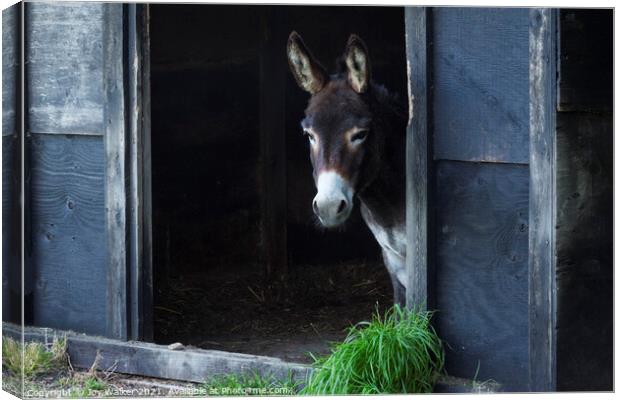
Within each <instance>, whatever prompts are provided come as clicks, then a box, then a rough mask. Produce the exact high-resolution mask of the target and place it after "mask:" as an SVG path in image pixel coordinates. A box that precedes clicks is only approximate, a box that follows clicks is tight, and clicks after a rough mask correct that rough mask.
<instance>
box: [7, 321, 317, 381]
mask: <svg viewBox="0 0 620 400" xmlns="http://www.w3.org/2000/svg"><path fill="white" fill-rule="evenodd" d="M2 334H3V335H9V336H11V337H14V338H18V337H21V327H20V326H17V325H13V324H8V323H3V325H2ZM24 337H25V340H26V341H38V342H43V343H51V342H52V341H53V339H54V337H59V338H62V337H66V338H67V343H68V349H67V350H68V353H69V357H70V358H71V364H72V365H73V366H74V367H76V368H90V367H91V366H92V365H93V362H94V361H95V357H96V356H97V353H99V357H100V358H99V362H98V364H97V365H98V368H99V369H101V370H110V369H112V370H114V371H116V372H119V373H126V374H135V375H144V376H151V377H155V378H164V379H178V380H184V381H190V382H198V383H202V382H204V381H205V380H206V379H207V378H210V377H213V376H217V375H224V374H231V373H236V374H239V373H243V372H249V373H253V372H258V373H260V374H264V376H274V377H276V378H280V379H286V378H287V377H288V376H289V375H288V374H289V373H290V374H291V377H292V378H293V379H299V380H303V379H304V378H305V376H306V375H307V374H308V373H309V371H310V369H309V367H308V366H307V365H302V364H295V363H288V362H285V361H282V360H280V359H279V358H273V357H265V356H254V355H249V354H239V353H228V352H224V351H217V350H202V349H195V348H192V349H186V350H170V349H168V348H167V346H161V345H156V344H152V343H146V342H137V341H129V342H126V341H121V340H114V339H109V338H104V337H97V336H89V335H83V334H78V333H74V332H70V331H56V330H52V329H46V328H34V327H26V328H25V329H24Z"/></svg>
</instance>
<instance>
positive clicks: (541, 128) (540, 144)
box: [529, 9, 557, 392]
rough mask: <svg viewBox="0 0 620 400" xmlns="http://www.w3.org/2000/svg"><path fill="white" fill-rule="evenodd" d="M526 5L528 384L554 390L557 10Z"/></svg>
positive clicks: (537, 389)
mask: <svg viewBox="0 0 620 400" xmlns="http://www.w3.org/2000/svg"><path fill="white" fill-rule="evenodd" d="M556 12H557V10H553V9H531V10H530V34H529V37H530V40H529V43H530V44H529V48H530V50H529V63H530V67H529V68H530V120H529V121H530V122H529V125H530V147H529V151H530V202H529V205H530V216H529V226H530V230H529V295H530V299H529V326H530V328H529V329H530V330H529V343H530V345H529V353H530V390H531V391H537V392H538V391H554V390H556V368H557V364H556V362H557V360H556V323H557V322H556V293H557V292H556V282H555V268H556V254H555V246H556V244H555V234H556V232H555V228H556V207H555V196H556V193H555V188H556V186H555V185H556V175H555V174H556V164H555V162H556V153H555V141H556V131H555V130H556V125H555V124H556V102H557V99H556V73H557V69H556V54H557V53H556V51H557V50H556V42H557V36H556V18H557V14H556Z"/></svg>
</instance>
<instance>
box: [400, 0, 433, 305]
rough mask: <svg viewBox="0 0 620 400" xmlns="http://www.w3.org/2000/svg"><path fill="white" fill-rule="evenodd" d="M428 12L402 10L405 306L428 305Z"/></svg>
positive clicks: (430, 281) (430, 272)
mask: <svg viewBox="0 0 620 400" xmlns="http://www.w3.org/2000/svg"><path fill="white" fill-rule="evenodd" d="M429 16H430V10H429V9H427V8H418V7H407V8H406V9H405V26H406V27H405V29H406V31H405V32H406V49H407V76H408V81H409V124H408V126H407V144H406V152H407V163H406V175H407V176H406V196H407V200H406V204H407V210H406V221H407V260H406V262H407V275H408V278H409V281H408V287H407V306H408V307H421V306H424V307H425V306H428V307H431V308H432V307H433V299H431V298H430V296H431V294H432V285H433V279H432V277H433V264H432V263H433V258H434V257H433V254H432V251H431V250H430V249H431V246H432V244H431V242H432V240H431V239H432V236H433V233H432V231H431V228H432V226H433V224H432V213H431V212H430V204H431V201H432V200H431V199H432V178H431V167H432V144H431V137H432V136H431V131H430V129H429V122H430V121H429V104H428V91H429V83H430V82H429V79H430V68H429V62H430V59H429V57H430V56H429V54H430V53H429V40H428V39H429V35H430V27H429V25H428V24H429V22H430V18H429Z"/></svg>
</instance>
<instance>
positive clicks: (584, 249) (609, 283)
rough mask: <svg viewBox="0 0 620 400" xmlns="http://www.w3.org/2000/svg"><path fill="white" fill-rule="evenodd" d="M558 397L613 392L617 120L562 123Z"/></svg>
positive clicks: (585, 117) (588, 117)
mask: <svg viewBox="0 0 620 400" xmlns="http://www.w3.org/2000/svg"><path fill="white" fill-rule="evenodd" d="M556 143H557V145H556V146H557V150H556V151H557V171H556V184H557V192H556V193H557V197H556V206H557V223H556V224H557V230H556V232H557V233H556V244H557V247H556V249H557V250H556V251H557V269H556V273H557V390H560V391H599V390H605V391H611V390H613V118H612V115H611V114H585V113H558V116H557V142H556Z"/></svg>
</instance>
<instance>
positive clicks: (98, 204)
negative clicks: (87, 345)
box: [30, 135, 106, 334]
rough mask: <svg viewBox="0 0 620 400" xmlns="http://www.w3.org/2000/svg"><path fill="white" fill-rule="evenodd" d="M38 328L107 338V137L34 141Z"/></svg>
mask: <svg viewBox="0 0 620 400" xmlns="http://www.w3.org/2000/svg"><path fill="white" fill-rule="evenodd" d="M31 152H32V153H31V157H30V159H31V186H30V193H31V202H30V207H31V208H30V211H31V214H32V220H31V221H32V222H31V223H32V227H31V233H32V249H31V252H32V254H31V257H32V258H31V259H32V263H33V266H34V297H33V301H34V303H33V306H34V321H33V322H34V324H36V325H39V326H47V327H53V328H63V329H73V330H76V331H81V332H86V333H94V334H103V333H104V331H105V318H104V316H105V305H106V284H105V282H106V278H105V277H106V253H105V250H106V248H105V245H104V243H105V231H104V228H105V225H104V203H103V193H104V192H103V183H104V182H103V171H104V155H103V144H102V141H101V138H96V137H66V136H59V135H36V136H33V137H32V141H31Z"/></svg>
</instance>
